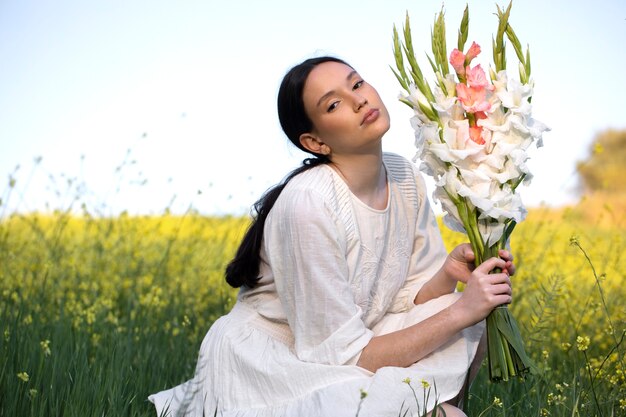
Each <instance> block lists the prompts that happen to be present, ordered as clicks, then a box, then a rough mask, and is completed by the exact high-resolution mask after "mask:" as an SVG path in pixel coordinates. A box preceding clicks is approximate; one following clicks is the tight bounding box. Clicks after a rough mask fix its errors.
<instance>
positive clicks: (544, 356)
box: [541, 350, 550, 360]
mask: <svg viewBox="0 0 626 417" xmlns="http://www.w3.org/2000/svg"><path fill="white" fill-rule="evenodd" d="M541 355H542V356H543V359H546V360H547V359H548V358H549V357H550V352H548V351H547V350H544V351H542V352H541Z"/></svg>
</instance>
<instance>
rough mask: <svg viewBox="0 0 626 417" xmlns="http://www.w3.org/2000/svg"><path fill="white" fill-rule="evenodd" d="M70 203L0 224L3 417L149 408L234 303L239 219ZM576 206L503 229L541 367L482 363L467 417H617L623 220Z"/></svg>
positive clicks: (187, 367)
mask: <svg viewBox="0 0 626 417" xmlns="http://www.w3.org/2000/svg"><path fill="white" fill-rule="evenodd" d="M14 186H15V184H9V188H12V187H14ZM8 194H9V192H5V196H6V195H8ZM72 201H73V203H72V204H70V205H68V206H67V207H66V209H64V210H63V209H62V210H56V211H51V212H49V213H47V214H42V213H29V214H20V213H17V212H9V213H4V215H3V217H2V218H1V219H0V416H12V417H13V416H81V417H83V416H153V415H154V411H153V408H152V407H151V404H149V403H148V402H147V401H146V398H147V396H148V394H150V393H152V392H156V391H158V390H161V389H164V388H169V387H171V386H173V385H176V384H178V383H181V382H183V381H184V380H186V379H188V378H189V377H191V376H192V375H193V371H194V365H195V361H196V357H197V352H198V348H199V345H200V342H201V340H202V337H203V336H204V334H205V332H206V330H207V329H208V327H209V326H210V324H211V323H212V322H213V321H214V320H215V319H216V318H217V317H219V316H220V315H222V314H224V313H225V312H227V311H228V310H229V309H230V307H231V306H232V304H233V300H234V297H235V295H236V293H235V292H234V291H233V290H232V289H230V288H229V287H228V286H227V285H226V284H225V283H224V280H223V278H222V271H223V269H224V266H225V264H226V262H228V261H229V260H230V258H231V256H232V255H233V253H234V250H235V249H236V246H237V244H238V242H239V240H240V238H241V236H242V234H243V232H244V230H245V227H246V226H247V222H248V221H247V219H245V218H235V217H220V218H215V217H207V216H202V215H200V214H198V213H196V212H194V211H193V210H190V211H188V212H187V213H186V214H185V215H182V216H175V215H171V214H168V213H167V212H166V213H165V214H163V215H160V216H152V217H148V216H135V217H133V216H129V215H127V214H123V213H122V214H120V215H115V216H110V217H105V216H95V215H92V214H91V213H90V212H89V211H88V210H87V209H86V208H85V207H83V209H81V210H80V211H79V212H78V213H77V212H75V211H74V210H73V208H74V207H78V206H80V200H79V199H74V200H72ZM5 204H6V201H5ZM577 210H578V209H577V208H576V207H574V208H570V209H567V210H560V211H555V210H549V209H536V210H534V211H533V212H531V214H530V216H529V218H528V220H526V221H525V222H523V223H521V224H520V225H519V226H518V229H517V230H516V232H515V234H514V236H513V241H512V247H513V252H514V253H515V255H516V265H517V267H518V273H517V274H516V275H515V277H514V292H515V301H514V304H513V305H512V306H511V309H512V311H513V313H514V315H515V316H516V318H517V320H518V322H519V323H520V324H522V333H523V336H524V339H525V341H526V343H527V351H528V352H529V353H530V355H531V356H532V358H533V359H534V361H535V362H536V363H537V365H538V366H539V368H540V369H541V370H542V373H541V374H539V375H534V376H531V377H529V378H527V379H526V380H525V381H511V382H508V383H500V384H492V383H490V382H488V375H487V372H486V369H485V368H483V369H482V370H481V372H480V374H479V376H478V378H477V380H476V382H475V383H474V385H473V386H472V388H471V390H470V398H469V402H468V405H469V410H467V411H468V413H469V415H471V416H485V417H486V416H524V417H525V416H604V417H609V416H620V415H621V416H623V415H626V375H625V372H626V367H625V364H624V352H625V351H626V349H625V345H626V342H625V341H624V337H625V336H624V331H625V329H626V310H625V307H624V303H623V300H624V299H625V298H626V289H625V287H626V282H625V274H626V273H625V268H624V261H625V258H626V229H624V228H620V227H614V226H612V227H605V225H603V224H594V223H593V222H592V223H589V221H588V213H585V218H584V219H583V218H582V216H581V215H580V213H579V212H578V211H577ZM0 213H2V211H0ZM598 216H600V213H598ZM442 230H443V233H444V239H445V241H446V244H447V245H448V246H449V247H452V246H454V245H455V244H457V243H459V242H461V241H463V240H464V239H463V237H462V236H461V235H458V234H454V233H452V232H449V231H447V230H445V229H442ZM399 382H401V381H399ZM357 395H362V394H360V393H358V392H357V393H355V396H357ZM401 408H402V405H400V404H399V405H398V410H401ZM355 412H357V410H355Z"/></svg>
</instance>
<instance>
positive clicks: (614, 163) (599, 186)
mask: <svg viewBox="0 0 626 417" xmlns="http://www.w3.org/2000/svg"><path fill="white" fill-rule="evenodd" d="M576 170H577V171H578V174H579V176H580V180H581V186H582V191H583V193H584V194H593V193H595V192H602V193H603V194H608V195H611V194H616V195H617V194H625V193H626V129H625V130H615V129H608V130H605V131H603V132H600V133H598V134H597V135H596V136H595V138H594V140H593V142H592V143H591V146H590V149H589V156H588V158H587V159H586V160H584V161H579V162H578V163H577V165H576Z"/></svg>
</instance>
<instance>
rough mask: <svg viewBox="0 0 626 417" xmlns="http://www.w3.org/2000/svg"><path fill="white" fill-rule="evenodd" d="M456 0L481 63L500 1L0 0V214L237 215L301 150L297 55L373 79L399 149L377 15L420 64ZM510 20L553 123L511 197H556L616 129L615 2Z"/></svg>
mask: <svg viewBox="0 0 626 417" xmlns="http://www.w3.org/2000/svg"><path fill="white" fill-rule="evenodd" d="M466 3H468V4H469V10H470V26H469V39H468V44H467V45H469V44H470V43H471V42H472V41H476V42H477V43H479V44H480V45H481V46H482V48H483V53H482V54H481V55H480V56H479V58H478V60H477V62H480V63H483V64H484V65H483V66H487V65H488V64H489V62H490V61H491V37H492V34H493V33H494V32H495V30H496V28H497V18H496V17H495V15H494V13H495V12H496V4H499V5H500V6H502V7H503V6H506V5H507V4H508V2H503V1H497V2H496V1H483V0H481V1H472V0H469V2H466V1H459V0H448V1H444V2H441V1H430V0H410V1H408V0H407V1H405V0H389V1H385V2H383V1H380V0H376V1H374V0H342V1H337V0H318V1H298V0H285V1H283V0H279V1H272V0H266V1H252V0H246V1H243V0H239V1H236V0H231V1H228V2H227V1H214V0H208V1H207V0H204V1H200V0H179V1H173V0H170V1H163V0H136V1H132V0H125V1H120V0H106V1H104V0H90V1H77V0H76V1H71V0H56V1H47V0H39V1H35V0H2V1H0V198H2V205H1V206H0V217H1V216H2V215H3V214H6V213H7V212H11V211H15V210H18V211H23V212H25V211H32V210H40V211H41V210H50V209H55V208H60V209H67V208H69V207H74V208H77V207H80V205H81V204H82V203H84V204H86V206H87V207H88V208H89V210H90V211H91V212H96V213H100V214H103V215H108V214H115V213H119V212H120V211H123V210H126V211H128V212H130V213H133V214H158V213H161V212H163V211H164V210H165V209H166V208H169V209H170V210H171V211H174V212H184V211H185V210H187V209H189V208H193V209H195V210H198V211H199V212H201V213H203V214H217V215H223V214H235V215H239V214H245V213H248V211H249V209H250V207H251V205H252V204H253V203H254V201H255V200H256V199H257V198H258V197H260V195H261V194H262V193H263V192H264V191H265V190H266V189H267V188H269V187H270V186H272V185H273V184H275V183H276V182H278V181H280V180H281V179H282V178H283V177H284V176H285V175H286V174H287V173H288V172H289V171H290V170H291V169H293V168H295V167H296V166H298V165H299V164H300V162H301V160H302V159H303V158H304V157H305V156H306V155H304V154H303V153H301V152H300V151H298V150H296V149H295V148H293V146H292V145H291V144H290V143H289V142H288V140H287V139H286V137H285V136H284V135H283V133H282V131H281V130H280V127H279V124H278V118H277V115H276V104H275V103H276V94H277V89H278V85H279V83H280V80H281V79H282V76H283V75H284V74H285V72H286V71H287V70H288V69H289V68H290V67H291V66H293V65H295V64H297V63H298V62H300V61H302V60H303V59H306V58H308V57H311V56H320V55H333V56H337V57H340V58H343V59H345V60H347V61H348V62H349V63H350V64H351V65H352V66H354V67H355V68H356V69H357V70H358V71H359V73H360V74H361V75H362V76H363V77H364V78H365V79H366V80H367V81H368V82H369V83H370V84H372V85H374V87H376V88H377V90H378V92H379V94H380V95H381V97H382V98H383V100H384V101H385V103H386V106H387V108H388V109H389V112H390V115H391V120H392V123H391V129H390V130H389V132H388V133H387V134H386V135H385V137H384V139H383V148H384V150H386V151H390V152H396V153H399V154H401V155H404V156H405V157H407V158H409V159H410V158H412V157H413V156H414V154H415V148H414V146H413V142H414V135H413V131H412V129H411V126H410V123H409V118H410V117H411V110H410V109H409V108H408V107H406V106H405V105H404V104H401V103H400V102H399V101H398V100H397V97H398V94H399V93H400V90H401V88H400V86H399V84H398V83H397V81H396V80H395V78H394V76H393V74H392V73H391V70H390V69H389V66H390V65H392V64H393V56H392V31H393V27H394V25H396V26H397V27H402V25H403V24H404V18H405V14H406V13H408V14H409V16H410V19H411V27H412V31H413V42H414V46H415V50H416V51H420V53H419V54H418V60H419V61H420V63H421V65H422V68H423V69H424V70H425V72H426V74H427V77H430V76H431V74H430V73H429V72H428V71H427V70H428V67H429V66H428V63H427V61H426V58H425V54H422V52H421V51H429V48H430V31H431V28H432V24H433V20H434V18H435V15H436V14H437V12H439V11H440V10H441V8H442V7H443V9H444V11H445V16H446V25H447V26H446V27H447V32H448V42H447V43H448V51H451V50H452V48H453V47H454V46H455V45H456V31H457V29H458V25H459V23H460V20H461V17H462V13H463V9H464V7H465V5H466ZM510 23H511V25H512V26H513V28H514V29H515V31H516V33H517V35H518V37H519V38H520V40H521V42H522V44H523V45H526V44H528V45H530V51H531V62H532V77H533V79H534V81H535V90H534V96H533V116H534V117H535V118H536V119H538V120H541V121H542V122H544V123H546V124H547V125H548V126H550V128H551V131H550V132H547V133H545V134H544V147H542V148H540V149H534V150H532V151H531V160H530V163H529V165H530V168H531V170H532V172H533V174H534V176H535V178H534V180H533V182H532V183H531V184H530V185H529V186H527V187H523V188H521V189H520V192H521V194H522V199H523V201H524V202H525V204H526V205H527V206H528V207H533V206H538V205H542V204H546V205H550V206H561V205H565V204H572V203H574V202H575V201H576V200H577V199H578V198H579V195H578V194H577V191H576V185H577V178H576V175H575V166H576V162H577V161H579V160H583V159H585V158H586V157H587V155H588V154H589V147H590V143H591V142H592V140H593V137H594V135H596V134H597V133H599V132H601V131H603V130H605V129H608V128H614V129H624V128H626V115H625V114H624V110H625V109H626V106H625V105H624V98H625V97H626V82H624V75H626V70H625V69H626V49H625V48H624V46H623V41H624V39H626V2H624V1H622V0H596V1H593V2H588V1H584V2H582V1H581V2H573V1H568V0H555V1H546V0H524V1H522V0H517V1H514V3H513V7H512V12H511V18H510ZM508 57H509V65H510V66H511V68H516V65H517V63H516V60H515V55H514V52H513V50H512V49H510V50H509V51H508ZM430 79H431V80H432V78H430ZM13 180H14V181H15V185H14V186H13V187H11V186H10V184H11V183H13ZM430 186H431V184H429V187H430Z"/></svg>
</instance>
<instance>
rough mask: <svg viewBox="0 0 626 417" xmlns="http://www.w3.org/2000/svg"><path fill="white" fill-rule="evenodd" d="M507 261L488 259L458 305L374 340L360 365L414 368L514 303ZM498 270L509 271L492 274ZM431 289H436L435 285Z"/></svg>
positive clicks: (363, 352)
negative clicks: (499, 308) (461, 333)
mask: <svg viewBox="0 0 626 417" xmlns="http://www.w3.org/2000/svg"><path fill="white" fill-rule="evenodd" d="M507 262H508V261H505V260H504V259H498V258H491V259H488V260H487V261H485V262H483V263H482V264H481V265H480V266H478V267H477V268H476V269H475V270H474V271H473V272H472V273H471V274H470V276H469V278H468V280H467V286H466V288H465V290H464V291H463V293H462V295H461V297H460V298H459V299H458V300H457V301H456V302H455V303H454V304H452V305H450V306H449V307H447V308H445V309H443V310H442V311H440V312H439V313H437V314H435V315H433V316H431V317H430V318H428V319H426V320H424V321H422V322H420V323H417V324H415V325H413V326H410V327H407V328H406V329H402V330H399V331H396V332H392V333H389V334H386V335H382V336H376V337H373V338H372V339H371V340H370V341H369V343H368V344H367V346H365V348H364V349H363V351H362V353H361V356H360V358H359V361H358V362H357V365H358V366H361V367H362V368H365V369H368V370H370V371H372V372H375V371H376V370H378V369H379V368H381V367H384V366H401V367H407V366H410V365H411V364H413V363H415V362H417V361H419V360H420V359H422V358H423V357H425V356H426V355H428V354H429V353H431V352H432V351H434V350H435V349H437V348H439V347H440V346H441V345H443V344H444V343H446V342H447V341H448V340H449V339H450V338H451V337H452V336H453V335H455V334H456V333H458V332H459V331H461V330H462V329H464V328H466V327H468V326H471V325H473V324H475V323H477V322H479V321H480V320H482V319H484V318H485V317H486V316H487V315H488V314H489V312H491V310H493V309H494V308H495V307H496V306H498V305H501V304H507V303H510V302H511V299H512V297H511V293H512V292H511V281H510V278H509V275H508V272H507V270H506V265H507ZM496 267H498V268H502V269H503V270H504V271H505V272H502V273H499V274H489V272H490V271H491V270H493V269H494V268H496ZM430 289H433V290H434V289H435V286H434V285H432V286H431V287H430ZM422 290H424V288H423V289H422ZM427 290H429V289H427ZM420 292H421V291H420ZM416 298H417V297H416Z"/></svg>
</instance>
